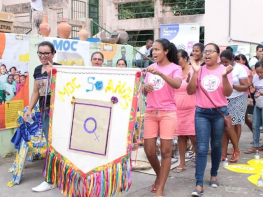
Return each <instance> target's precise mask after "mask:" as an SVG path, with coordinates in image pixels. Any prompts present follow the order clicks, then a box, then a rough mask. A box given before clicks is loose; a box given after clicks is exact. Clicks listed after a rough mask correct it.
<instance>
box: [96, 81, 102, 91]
mask: <svg viewBox="0 0 263 197" xmlns="http://www.w3.org/2000/svg"><path fill="white" fill-rule="evenodd" d="M95 88H96V90H102V88H103V81H97V82H96V83H95Z"/></svg>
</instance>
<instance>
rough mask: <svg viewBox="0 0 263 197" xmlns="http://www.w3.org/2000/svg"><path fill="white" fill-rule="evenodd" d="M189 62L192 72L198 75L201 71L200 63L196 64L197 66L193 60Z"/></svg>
mask: <svg viewBox="0 0 263 197" xmlns="http://www.w3.org/2000/svg"><path fill="white" fill-rule="evenodd" d="M190 62H191V65H192V68H193V70H194V71H195V72H197V73H198V72H199V70H200V69H201V62H198V64H196V62H195V61H194V58H190Z"/></svg>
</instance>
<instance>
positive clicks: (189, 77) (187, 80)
mask: <svg viewBox="0 0 263 197" xmlns="http://www.w3.org/2000/svg"><path fill="white" fill-rule="evenodd" d="M190 79H191V74H190V72H189V73H188V75H187V79H186V83H189V81H190Z"/></svg>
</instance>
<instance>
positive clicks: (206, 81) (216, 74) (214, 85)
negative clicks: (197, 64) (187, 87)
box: [196, 65, 232, 108]
mask: <svg viewBox="0 0 263 197" xmlns="http://www.w3.org/2000/svg"><path fill="white" fill-rule="evenodd" d="M201 69H202V76H201V70H200V71H199V73H198V79H197V89H196V106H198V107H201V108H215V106H214V105H213V104H212V103H211V101H210V100H209V99H208V98H207V96H206V95H205V94H204V93H203V91H202V90H201V89H200V83H201V84H202V87H203V88H204V90H206V92H207V93H208V95H209V97H210V98H211V100H212V101H213V102H214V104H215V105H216V106H217V107H223V106H227V105H228V102H227V98H226V96H224V94H223V84H222V73H223V71H224V70H225V69H226V67H225V66H223V65H220V66H219V67H218V68H217V69H215V70H209V69H207V68H206V65H204V66H202V67H201ZM201 77H202V80H201ZM227 78H228V80H229V83H230V84H232V73H229V74H228V75H227Z"/></svg>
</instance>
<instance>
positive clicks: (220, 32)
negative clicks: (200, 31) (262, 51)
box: [205, 0, 263, 46]
mask: <svg viewBox="0 0 263 197" xmlns="http://www.w3.org/2000/svg"><path fill="white" fill-rule="evenodd" d="M229 2H231V38H232V39H233V40H242V41H248V42H252V43H253V42H254V43H260V42H262V41H263V36H262V34H263V26H262V25H261V23H262V22H261V19H262V16H261V15H262V14H261V13H262V8H263V1H260V0H221V1H218V0H209V1H208V0H207V1H206V5H205V6H206V7H205V8H206V9H205V42H206V43H208V42H215V43H217V44H219V45H221V46H226V45H235V44H244V43H242V42H235V41H230V42H229V41H228V38H229Z"/></svg>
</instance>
